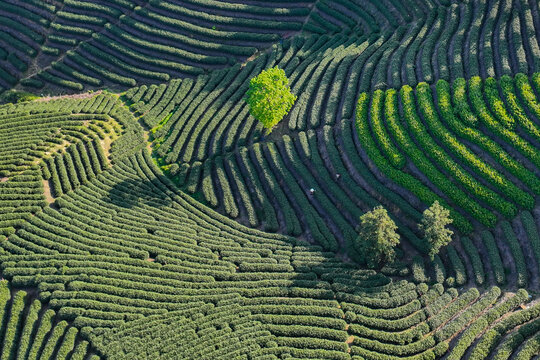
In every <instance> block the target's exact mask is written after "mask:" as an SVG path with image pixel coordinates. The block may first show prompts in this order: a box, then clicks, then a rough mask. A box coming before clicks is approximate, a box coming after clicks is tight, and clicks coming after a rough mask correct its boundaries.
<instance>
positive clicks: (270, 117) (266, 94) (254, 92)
mask: <svg viewBox="0 0 540 360" xmlns="http://www.w3.org/2000/svg"><path fill="white" fill-rule="evenodd" d="M246 96H247V97H246V101H247V102H248V104H249V112H250V113H251V115H253V117H255V118H256V119H257V120H259V121H260V122H261V123H262V124H263V126H264V127H265V128H266V129H267V133H270V132H271V131H272V128H273V127H274V126H275V125H276V124H277V123H279V122H280V121H281V119H283V117H284V116H285V115H287V113H288V112H289V110H291V108H292V106H293V104H294V102H295V100H296V96H295V95H294V94H293V93H292V92H291V89H290V88H289V79H288V78H287V76H286V75H285V71H283V69H280V68H279V67H277V66H276V67H273V68H270V69H268V70H263V71H262V72H261V73H260V74H259V75H257V76H256V77H254V78H253V79H251V81H250V82H249V90H248V91H247V94H246Z"/></svg>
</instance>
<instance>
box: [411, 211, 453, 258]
mask: <svg viewBox="0 0 540 360" xmlns="http://www.w3.org/2000/svg"><path fill="white" fill-rule="evenodd" d="M451 223H452V219H451V218H450V211H448V210H447V209H445V208H444V207H443V206H441V205H439V202H438V201H435V202H433V204H432V205H431V206H430V207H429V208H427V209H426V210H424V213H423V214H422V220H421V222H420V224H419V225H418V227H419V228H420V230H421V231H423V232H424V239H425V240H426V241H427V242H428V243H429V245H430V250H429V256H430V257H431V260H433V257H434V256H435V254H437V253H438V252H439V249H440V248H441V247H443V246H446V245H448V244H449V243H450V242H451V241H452V234H453V233H454V232H453V231H452V230H450V229H448V228H447V227H446V226H447V225H449V224H451Z"/></svg>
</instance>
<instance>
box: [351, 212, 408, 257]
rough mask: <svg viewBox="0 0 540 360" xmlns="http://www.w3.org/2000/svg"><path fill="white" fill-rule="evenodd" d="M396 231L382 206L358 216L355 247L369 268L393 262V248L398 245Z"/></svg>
mask: <svg viewBox="0 0 540 360" xmlns="http://www.w3.org/2000/svg"><path fill="white" fill-rule="evenodd" d="M396 229H397V225H396V224H395V223H394V221H393V220H392V219H391V218H390V216H389V215H388V212H387V211H386V209H385V208H383V207H382V206H377V207H375V208H374V209H373V210H371V211H369V212H367V213H365V214H363V215H362V216H360V225H359V230H358V240H357V245H358V248H359V250H360V253H361V254H363V255H364V256H365V259H366V263H367V265H368V266H369V267H371V268H376V267H378V266H380V265H381V264H382V263H386V262H392V261H394V259H395V256H396V253H395V250H394V247H395V246H396V245H398V244H399V234H398V233H396Z"/></svg>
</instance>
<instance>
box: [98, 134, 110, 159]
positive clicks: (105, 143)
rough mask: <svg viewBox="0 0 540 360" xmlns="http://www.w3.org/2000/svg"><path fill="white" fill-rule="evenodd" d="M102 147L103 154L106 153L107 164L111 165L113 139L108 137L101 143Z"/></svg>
mask: <svg viewBox="0 0 540 360" xmlns="http://www.w3.org/2000/svg"><path fill="white" fill-rule="evenodd" d="M100 144H101V147H102V148H103V152H104V153H105V157H106V158H107V164H109V165H110V164H111V159H110V157H111V144H112V139H111V137H110V136H107V137H106V138H105V139H103V140H101V141H100Z"/></svg>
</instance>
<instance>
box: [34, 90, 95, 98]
mask: <svg viewBox="0 0 540 360" xmlns="http://www.w3.org/2000/svg"><path fill="white" fill-rule="evenodd" d="M99 94H101V90H98V91H95V92H92V93H82V94H72V95H59V96H44V97H42V98H39V99H36V100H34V101H50V100H57V99H66V98H67V99H86V98H91V97H93V96H96V95H99Z"/></svg>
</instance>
